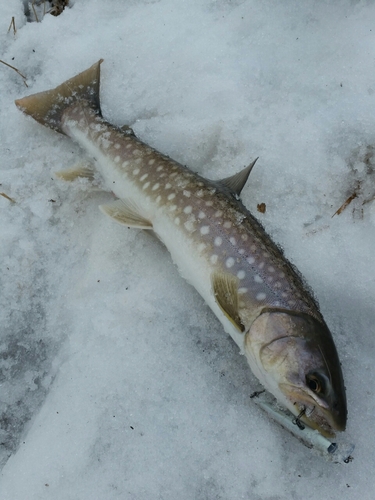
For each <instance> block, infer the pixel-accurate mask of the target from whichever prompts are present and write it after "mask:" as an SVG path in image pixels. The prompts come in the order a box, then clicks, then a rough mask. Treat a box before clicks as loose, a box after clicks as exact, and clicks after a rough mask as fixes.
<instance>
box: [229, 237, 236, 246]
mask: <svg viewBox="0 0 375 500" xmlns="http://www.w3.org/2000/svg"><path fill="white" fill-rule="evenodd" d="M229 241H230V242H231V243H232V245H233V246H235V245H236V239H235V238H233V236H232V237H231V238H229Z"/></svg>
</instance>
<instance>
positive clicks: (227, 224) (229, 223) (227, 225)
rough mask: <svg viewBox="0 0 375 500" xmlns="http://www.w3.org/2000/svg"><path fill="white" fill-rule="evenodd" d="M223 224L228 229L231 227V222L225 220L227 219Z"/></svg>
mask: <svg viewBox="0 0 375 500" xmlns="http://www.w3.org/2000/svg"><path fill="white" fill-rule="evenodd" d="M223 226H224V227H225V228H226V229H229V228H230V227H232V223H231V222H230V221H229V220H227V221H225V222H224V224H223Z"/></svg>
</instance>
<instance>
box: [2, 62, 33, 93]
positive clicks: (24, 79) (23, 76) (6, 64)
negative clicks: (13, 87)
mask: <svg viewBox="0 0 375 500" xmlns="http://www.w3.org/2000/svg"><path fill="white" fill-rule="evenodd" d="M0 63H3V64H5V66H8V67H9V68H12V69H14V71H16V72H17V73H18V74H19V75H20V76H22V78H23V83H24V84H25V85H26V87H28V85H27V83H26V76H25V75H23V74H22V73H21V71H19V70H18V69H17V68H15V67H14V66H12V65H11V64H8V63H7V62H5V61H3V60H2V59H0Z"/></svg>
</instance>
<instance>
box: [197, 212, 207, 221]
mask: <svg viewBox="0 0 375 500" xmlns="http://www.w3.org/2000/svg"><path fill="white" fill-rule="evenodd" d="M205 217H206V214H205V213H204V212H199V214H198V219H205Z"/></svg>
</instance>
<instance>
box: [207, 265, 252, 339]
mask: <svg viewBox="0 0 375 500" xmlns="http://www.w3.org/2000/svg"><path fill="white" fill-rule="evenodd" d="M211 283H212V289H213V292H214V295H215V300H216V302H217V304H218V306H219V307H220V309H221V310H222V311H223V313H224V314H225V316H226V317H227V318H228V319H229V321H230V322H231V323H232V324H233V325H234V326H235V327H236V328H237V329H238V330H239V331H240V332H243V331H244V330H245V327H244V325H243V323H242V321H241V318H240V315H239V313H238V278H236V276H233V275H232V274H229V273H223V272H219V271H215V272H213V273H212V275H211Z"/></svg>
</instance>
